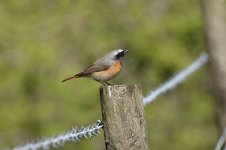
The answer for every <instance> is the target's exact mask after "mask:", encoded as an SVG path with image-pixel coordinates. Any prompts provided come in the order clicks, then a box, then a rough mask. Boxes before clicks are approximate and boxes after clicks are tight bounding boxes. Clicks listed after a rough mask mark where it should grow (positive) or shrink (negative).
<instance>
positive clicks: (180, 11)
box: [0, 0, 218, 150]
mask: <svg viewBox="0 0 226 150" xmlns="http://www.w3.org/2000/svg"><path fill="white" fill-rule="evenodd" d="M0 25H1V27H0V72H1V74H0V82H1V86H0V148H3V147H5V146H15V145H18V144H19V145H20V144H22V143H24V142H26V141H30V140H31V139H38V138H41V137H49V136H52V135H55V134H58V133H60V132H62V131H67V130H68V129H70V128H71V127H73V126H81V125H82V124H89V123H92V122H95V121H96V120H97V119H100V118H101V111H100V104H99V103H100V102H99V91H98V88H99V86H100V84H99V83H97V82H94V81H92V80H90V79H85V78H84V79H79V80H74V81H71V82H66V83H64V84H62V83H60V81H61V80H62V79H64V78H65V77H67V76H70V75H72V74H74V73H77V72H79V71H81V70H82V69H83V68H84V67H86V66H87V65H89V64H90V63H92V62H93V61H94V60H95V59H96V58H98V57H100V56H102V55H104V54H105V53H107V52H109V51H111V50H113V49H116V48H122V49H129V50H130V52H129V53H128V55H127V56H126V61H125V64H124V67H123V70H122V72H121V73H120V75H118V76H117V78H115V79H114V80H112V81H111V83H113V84H122V83H127V84H137V83H139V84H142V86H143V94H144V96H145V95H146V94H147V93H149V91H150V90H151V89H154V88H155V87H156V86H158V85H160V84H161V83H162V82H164V81H165V80H167V79H169V78H170V77H171V76H172V75H174V74H175V73H177V72H178V71H179V70H181V69H183V68H184V67H185V66H187V65H188V64H190V63H191V62H192V61H193V60H195V59H196V58H197V57H198V55H199V54H200V53H201V51H202V50H204V49H205V44H204V33H203V21H202V14H201V6H200V2H199V1H197V0H190V1H187V0H151V1H149V0H140V1H137V0H130V1H129V0H122V1H120V0H115V1H113V0H107V1H98V0H93V1H83V0H77V1H73V0H63V1H62V0H48V1H47V0H38V1H30V0H19V1H15V0H7V1H6V0H3V1H1V2H0ZM211 87H212V86H211V77H210V73H209V68H208V67H204V68H203V69H201V70H200V71H198V72H197V73H195V74H194V75H192V76H191V77H189V79H188V80H187V82H185V83H183V84H182V85H180V86H178V87H177V89H175V90H173V91H171V92H168V93H167V94H165V95H164V96H161V97H160V98H158V101H156V102H154V103H152V104H150V105H148V106H146V107H145V115H146V120H147V126H148V128H147V129H148V136H149V145H150V149H154V150H165V149H174V150H181V149H183V150H191V149H198V150H211V149H213V148H214V146H215V143H216V141H217V137H218V133H217V126H216V124H215V119H216V117H215V112H216V110H215V104H214V100H213V96H212V89H211ZM59 149H65V150H66V149H67V150H70V149H84V150H85V149H92V150H100V149H104V141H103V134H102V135H98V136H97V137H94V138H92V139H91V140H82V141H81V142H79V143H69V144H66V146H65V147H61V148H59Z"/></svg>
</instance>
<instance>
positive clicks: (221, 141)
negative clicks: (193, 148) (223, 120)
mask: <svg viewBox="0 0 226 150" xmlns="http://www.w3.org/2000/svg"><path fill="white" fill-rule="evenodd" d="M225 141H226V127H225V128H224V132H223V133H222V135H221V136H220V138H219V140H218V142H217V145H216V147H215V150H221V148H222V147H223V145H224V143H225ZM224 150H226V146H225V147H224Z"/></svg>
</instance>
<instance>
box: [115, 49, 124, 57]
mask: <svg viewBox="0 0 226 150" xmlns="http://www.w3.org/2000/svg"><path fill="white" fill-rule="evenodd" d="M124 55H125V53H124V51H121V52H118V54H116V56H115V58H116V59H119V58H121V57H124Z"/></svg>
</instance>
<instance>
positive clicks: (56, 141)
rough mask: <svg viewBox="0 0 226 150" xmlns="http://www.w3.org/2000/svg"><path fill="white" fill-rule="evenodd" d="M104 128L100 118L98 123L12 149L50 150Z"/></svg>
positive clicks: (94, 134) (89, 135)
mask: <svg viewBox="0 0 226 150" xmlns="http://www.w3.org/2000/svg"><path fill="white" fill-rule="evenodd" d="M101 128H103V124H102V122H101V121H100V120H97V122H96V123H93V124H90V125H88V126H85V127H83V126H82V127H80V128H72V129H71V130H70V131H69V132H66V133H62V134H59V135H57V136H54V137H51V138H48V139H44V140H41V141H39V142H37V143H28V144H26V145H24V146H19V147H15V148H13V149H12V150H37V149H44V150H48V149H50V148H52V147H53V148H56V147H59V146H63V145H64V144H65V143H66V142H77V141H80V140H81V139H83V138H86V139H88V138H91V137H93V136H96V135H97V134H99V133H100V132H99V130H100V129H101Z"/></svg>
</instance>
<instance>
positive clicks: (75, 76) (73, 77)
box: [61, 75, 78, 82]
mask: <svg viewBox="0 0 226 150" xmlns="http://www.w3.org/2000/svg"><path fill="white" fill-rule="evenodd" d="M75 78H78V76H77V75H74V76H72V77H69V78H67V79H64V80H63V81H61V82H65V81H67V80H71V79H75Z"/></svg>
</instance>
